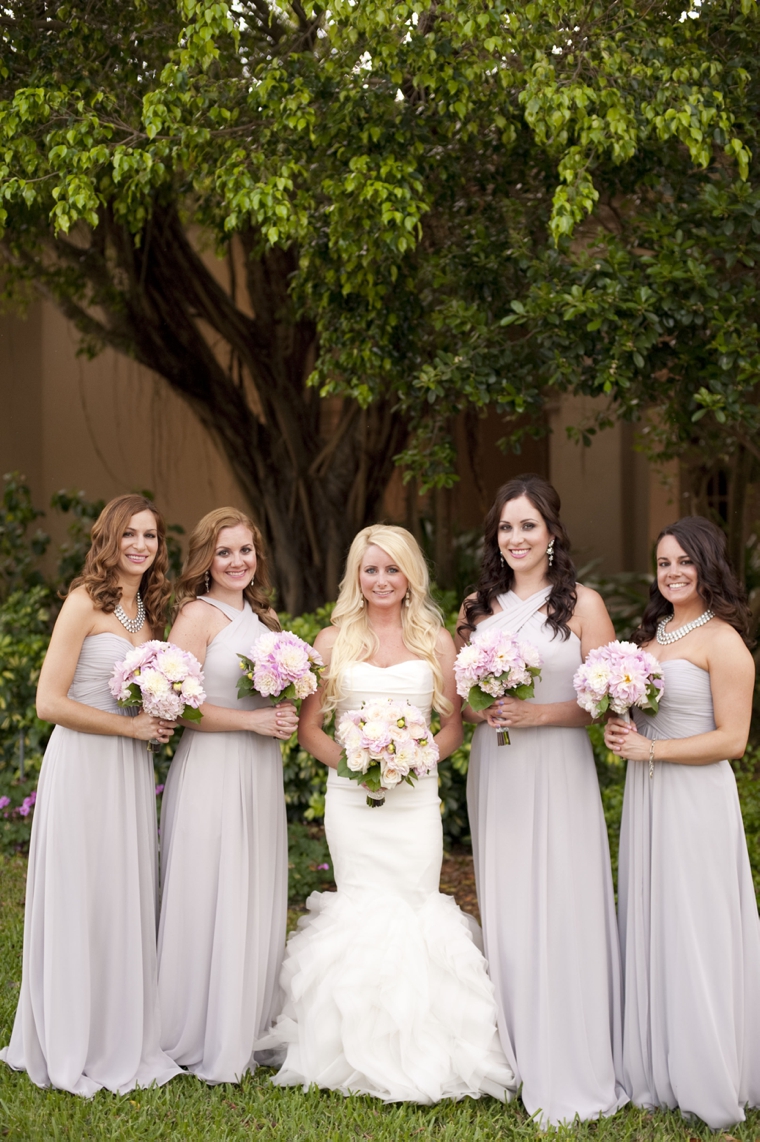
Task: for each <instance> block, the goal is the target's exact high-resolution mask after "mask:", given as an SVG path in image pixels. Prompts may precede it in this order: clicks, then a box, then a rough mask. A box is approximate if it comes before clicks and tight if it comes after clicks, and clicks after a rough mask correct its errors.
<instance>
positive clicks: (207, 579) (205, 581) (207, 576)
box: [203, 571, 211, 594]
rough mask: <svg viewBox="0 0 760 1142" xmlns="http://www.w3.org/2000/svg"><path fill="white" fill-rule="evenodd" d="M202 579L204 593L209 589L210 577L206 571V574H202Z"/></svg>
mask: <svg viewBox="0 0 760 1142" xmlns="http://www.w3.org/2000/svg"><path fill="white" fill-rule="evenodd" d="M203 581H204V583H205V584H206V594H208V593H209V589H210V587H211V577H210V575H209V573H208V571H207V572H206V574H205V575H204V576H203Z"/></svg>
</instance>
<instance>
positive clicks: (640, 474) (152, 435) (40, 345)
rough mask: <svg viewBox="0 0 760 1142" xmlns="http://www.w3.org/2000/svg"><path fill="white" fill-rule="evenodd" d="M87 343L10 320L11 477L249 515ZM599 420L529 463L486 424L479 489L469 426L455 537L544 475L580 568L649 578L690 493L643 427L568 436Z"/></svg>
mask: <svg viewBox="0 0 760 1142" xmlns="http://www.w3.org/2000/svg"><path fill="white" fill-rule="evenodd" d="M77 345H78V336H77V333H76V331H75V330H74V328H73V327H72V326H71V325H70V324H69V323H68V322H67V321H66V319H65V318H64V317H63V316H62V315H61V313H60V312H59V311H58V310H57V309H56V308H55V307H54V306H53V305H52V304H50V303H47V302H37V303H35V304H34V305H32V306H31V307H30V309H29V311H28V313H27V315H26V317H20V316H18V315H16V314H5V315H3V316H0V473H2V472H7V471H10V470H13V469H19V470H21V471H22V472H24V473H25V474H26V476H27V478H28V480H29V482H30V484H31V487H32V492H33V495H34V498H35V502H36V503H37V504H39V505H40V506H43V507H46V506H47V505H48V504H49V502H50V497H51V495H52V494H53V493H54V492H55V491H57V490H59V489H61V488H67V489H82V490H83V491H84V492H85V494H86V495H87V496H88V497H90V498H93V499H94V498H103V499H108V498H110V497H111V496H114V495H118V494H119V493H121V492H124V491H133V490H142V489H150V490H151V491H152V492H153V493H154V494H155V497H156V501H157V503H158V504H159V505H160V507H161V508H162V510H163V511H164V513H165V515H166V518H167V520H168V522H170V523H179V524H181V525H182V526H183V527H184V528H185V529H186V530H189V529H190V528H192V526H193V525H194V524H195V522H196V521H197V520H198V519H199V518H200V516H202V515H203V514H204V513H205V512H207V511H209V510H210V509H211V508H213V507H218V506H219V505H221V504H225V503H231V504H235V505H238V506H240V507H244V506H245V504H244V500H243V497H242V495H241V493H240V492H239V491H238V488H237V486H236V484H235V481H234V480H233V479H232V477H231V475H230V473H229V471H228V469H227V467H226V465H225V462H224V460H223V459H222V457H221V456H220V454H219V452H218V451H217V449H216V446H215V445H214V443H213V441H212V439H211V438H210V436H209V435H208V433H207V432H206V431H205V429H203V428H202V427H201V425H200V424H199V423H198V421H197V420H196V419H195V417H194V415H193V414H192V413H191V412H190V410H189V409H188V408H187V407H186V406H185V404H184V403H183V402H182V401H181V400H180V399H179V398H178V397H176V396H175V395H174V394H173V393H172V392H171V390H170V389H169V387H168V385H167V384H166V383H165V382H164V381H162V380H161V379H160V378H159V377H157V376H155V375H154V374H152V373H150V372H149V371H148V370H146V369H143V368H142V367H141V366H139V365H137V364H135V363H134V362H132V361H129V360H128V359H127V358H125V357H122V356H120V355H119V354H117V353H115V352H113V351H110V350H106V351H105V352H103V353H102V354H100V356H98V357H97V358H95V359H94V360H88V359H86V358H84V357H78V356H77ZM592 411H593V406H592V405H589V403H588V402H585V403H584V401H583V400H580V399H575V398H569V397H565V398H563V399H562V400H561V401H559V402H558V403H557V404H556V405H555V406H553V407H552V408H551V409H549V410H548V415H549V419H550V424H551V428H552V434H551V436H550V437H549V439H548V441H543V442H537V443H529V444H528V446H527V447H526V450H525V452H524V453H523V454H522V455H521V456H514V455H509V454H508V455H506V456H505V455H504V454H502V453H501V452H500V451H499V450H498V448H497V447H496V442H497V440H498V439H499V437H501V436H503V435H504V432H505V429H504V426H503V425H502V424H501V423H500V422H499V420H498V418H497V417H495V416H491V415H489V416H487V417H485V418H484V419H483V420H482V421H481V422H480V423H479V426H478V444H477V456H476V462H477V468H478V477H479V478H478V480H475V478H474V477H473V474H472V471H471V468H470V466H469V461H468V460H467V459H466V458H465V456H464V453H465V451H466V450H465V445H464V436H463V432H462V430H461V426H460V428H459V429H458V444H459V447H460V457H461V462H460V471H461V474H462V480H461V482H460V483H459V484H458V485H457V486H456V488H455V489H454V491H453V492H452V494H451V496H450V498H449V500H448V504H449V506H448V509H447V517H448V524H447V526H448V527H451V526H453V527H454V530H455V531H456V530H457V529H458V530H467V529H471V528H476V527H478V526H479V525H480V522H481V520H482V516H483V511H484V505H485V506H487V505H488V503H490V501H491V498H492V496H493V493H494V491H495V490H496V488H497V487H498V486H499V484H501V483H503V482H504V481H505V480H507V479H509V478H510V477H512V476H514V475H517V474H518V473H519V472H521V471H525V470H533V471H538V472H540V473H541V474H543V475H547V476H548V477H549V478H550V479H551V480H552V481H553V482H554V483H555V485H556V486H557V488H558V490H559V492H560V495H561V496H562V501H563V516H564V518H565V520H566V522H567V525H568V530H569V532H570V536H571V539H572V541H573V547H574V555H575V559H576V563H577V564H578V565H579V566H582V565H583V564H588V563H590V562H592V561H594V560H597V561H598V563H597V566H598V568H599V569H600V570H602V571H605V572H615V571H620V570H625V569H628V570H643V569H645V568H647V567H648V563H649V551H650V550H651V542H652V539H653V537H654V535H656V534H657V532H658V531H659V529H660V527H661V526H663V524H664V523H666V522H668V521H669V520H670V519H671V518H673V517H674V516H675V515H676V514H677V512H676V510H675V501H676V500H677V498H678V491H677V488H676V489H675V492H673V487H674V486H675V485H673V486H672V487H671V488H670V489H668V488H667V487H665V486H664V485H663V484H662V483H661V481H660V477H659V476H658V474H657V473H656V472H650V469H649V466H648V465H647V463H646V461H645V460H644V458H643V457H642V456H641V455H640V454H639V453H637V452H636V451H635V450H634V447H633V432H632V430H631V429H630V427H629V426H625V425H616V426H615V427H614V428H611V429H607V430H605V431H604V432H602V433H600V434H599V435H598V436H597V437H596V438H595V439H594V442H593V444H592V446H591V447H590V448H583V447H581V446H580V445H577V444H575V443H574V442H573V441H571V440H569V439H568V438H567V433H566V431H565V429H566V426H567V425H569V424H576V425H577V424H580V423H583V422H584V420H586V419H588V418H589V416H590V415H591V413H592ZM671 476H672V474H671ZM676 482H677V481H676ZM671 483H672V481H671ZM406 501H407V490H406V489H404V488H402V486H401V484H400V481H399V480H398V479H396V480H394V481H393V484H392V487H391V489H390V491H389V495H388V497H387V504H386V514H387V516H388V517H390V518H397V519H398V520H399V522H404V519H405V517H406V515H407V514H408V504H407V502H406ZM45 526H46V528H47V529H48V530H49V531H51V533H52V534H53V537H54V540H56V541H60V540H61V539H62V538H63V536H64V531H65V527H66V520H65V517H64V518H61V517H59V516H57V515H56V514H52V513H51V514H50V515H49V516H48V518H47V520H46V521H45Z"/></svg>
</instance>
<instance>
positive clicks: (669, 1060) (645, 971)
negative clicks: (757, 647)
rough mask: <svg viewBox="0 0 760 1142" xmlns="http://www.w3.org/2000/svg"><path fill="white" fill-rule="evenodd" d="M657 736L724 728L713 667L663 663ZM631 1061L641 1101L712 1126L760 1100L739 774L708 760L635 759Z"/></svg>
mask: <svg viewBox="0 0 760 1142" xmlns="http://www.w3.org/2000/svg"><path fill="white" fill-rule="evenodd" d="M664 667H665V695H664V698H663V701H662V703H661V705H660V710H659V713H658V714H657V715H656V716H655V717H647V716H646V715H645V714H643V713H641V712H640V711H634V717H635V720H636V725H637V727H638V729H639V732H640V733H642V734H645V735H646V736H647V737H648V738H685V737H693V736H695V735H696V734H702V733H708V732H709V731H710V730H713V729H715V721H714V718H713V704H712V694H711V691H710V676H709V674H708V673H707V672H706V671H704V670H702V669H700V667H698V666H695V665H694V663H692V662H688V661H686V660H685V659H670V660H669V661H666V662H665V663H664ZM619 917H620V937H621V945H622V954H623V970H624V995H625V1007H624V1034H623V1062H624V1077H625V1082H626V1085H627V1087H628V1090H629V1092H630V1095H631V1098H632V1100H633V1102H635V1103H636V1104H637V1105H639V1106H646V1107H657V1106H665V1107H671V1108H673V1107H680V1109H681V1110H682V1111H683V1112H684V1113H687V1114H695V1115H698V1117H699V1118H701V1119H703V1121H705V1122H706V1123H707V1125H708V1126H710V1127H712V1129H714V1130H715V1129H719V1128H723V1127H727V1126H731V1125H733V1124H734V1123H736V1122H740V1121H743V1119H744V1107H745V1106H746V1105H750V1106H758V1105H760V919H759V918H758V912H757V903H756V900H755V893H754V887H753V884H752V874H751V870H750V864H749V858H748V855H747V844H746V840H745V837H744V828H743V825H742V817H741V811H740V807H739V798H738V795H737V791H736V780H735V778H734V774H733V770H732V769H731V766H730V764H729V763H728V761H718V762H715V763H714V764H712V765H674V764H669V763H667V762H658V763H655V767H654V776H653V778H650V776H649V766H648V764H647V763H646V762H643V763H642V762H629V763H628V772H627V776H626V786H625V800H624V803H623V821H622V828H621V833H620V879H619Z"/></svg>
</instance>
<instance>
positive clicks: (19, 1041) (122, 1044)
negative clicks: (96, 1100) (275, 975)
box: [0, 631, 182, 1096]
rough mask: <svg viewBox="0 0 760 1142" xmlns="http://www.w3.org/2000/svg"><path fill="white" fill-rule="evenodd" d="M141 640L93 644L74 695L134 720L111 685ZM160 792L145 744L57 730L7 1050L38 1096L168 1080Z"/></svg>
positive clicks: (97, 639)
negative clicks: (161, 960)
mask: <svg viewBox="0 0 760 1142" xmlns="http://www.w3.org/2000/svg"><path fill="white" fill-rule="evenodd" d="M131 646H132V643H131V642H129V640H128V639H125V638H122V637H120V636H119V635H117V634H113V633H111V632H110V631H107V632H103V633H101V634H93V635H89V636H88V637H87V638H85V640H84V642H83V643H82V650H81V653H80V655H79V661H78V663H77V668H76V672H75V674H74V681H73V683H72V685H71V689H70V690H69V697H70V698H73V699H74V701H75V702H82V703H83V704H84V705H85V706H93V707H94V708H95V709H97V710H106V711H107V712H108V713H110V714H121V715H124V716H127V715H128V714H129V711H127V710H121V709H119V707H118V706H117V704H116V700H115V699H114V698H113V697H112V696H111V693H110V691H109V689H108V680H109V678H110V676H111V674H112V672H113V668H114V665H115V663H116V662H117V661H119V660H120V659H122V658H124V656H125V655H126V654H127V652H128V651H129V649H130V648H131ZM157 871H158V869H157V854H156V794H155V779H154V776H153V758H152V756H151V754H149V753H148V751H147V748H146V743H145V742H142V741H134V740H132V739H131V738H126V737H116V736H114V737H111V736H106V735H103V734H85V733H79V732H78V731H76V730H68V729H66V728H65V727H64V726H56V727H55V729H54V730H53V733H52V736H51V738H50V741H49V743H48V747H47V749H46V751H45V758H44V761H43V763H42V770H41V772H40V781H39V787H38V790H37V803H36V805H35V810H34V822H33V825H32V839H31V845H30V849H29V871H28V874H27V881H26V913H25V917H24V961H23V972H22V978H21V994H20V996H19V1003H18V1010H17V1012H16V1021H15V1023H14V1026H13V1035H12V1037H11V1042H10V1046H9V1047H6V1048H5V1050H3V1051H0V1058H2V1059H4V1060H5V1062H6V1063H8V1065H9V1066H11V1067H13V1068H14V1069H15V1070H23V1071H26V1072H27V1073H28V1075H29V1078H30V1079H31V1080H32V1081H33V1082H34V1083H36V1084H37V1086H41V1087H47V1086H53V1087H57V1088H58V1089H59V1090H67V1091H71V1092H72V1093H73V1094H81V1095H85V1096H90V1095H94V1094H95V1093H96V1092H97V1091H98V1090H101V1089H102V1088H105V1089H106V1090H110V1091H113V1092H114V1093H118V1094H125V1093H126V1092H127V1091H130V1090H133V1089H134V1087H147V1086H150V1085H151V1083H159V1084H160V1083H165V1082H167V1081H168V1080H169V1079H171V1078H173V1077H174V1076H175V1075H178V1074H181V1073H182V1072H181V1071H180V1068H179V1067H178V1066H177V1065H176V1064H175V1063H174V1062H173V1060H172V1059H170V1058H169V1056H168V1055H166V1054H164V1053H163V1051H162V1050H161V1048H160V1046H159V1031H160V1029H159V1013H158V997H157V994H156V905H157V899H156V898H157V879H158V878H157Z"/></svg>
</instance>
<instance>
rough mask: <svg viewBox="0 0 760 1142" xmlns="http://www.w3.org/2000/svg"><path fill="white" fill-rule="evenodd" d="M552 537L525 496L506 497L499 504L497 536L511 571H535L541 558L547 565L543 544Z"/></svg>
mask: <svg viewBox="0 0 760 1142" xmlns="http://www.w3.org/2000/svg"><path fill="white" fill-rule="evenodd" d="M551 538H552V534H551V532H550V531H549V528H548V527H547V526H546V521H545V520H544V517H543V516H542V515H541V513H540V511H539V510H538V508H536V507H534V506H533V504H532V503H531V502H530V500H529V499H528V497H527V496H518V497H517V499H514V500H508V501H507V503H506V504H505V505H504V507H503V508H502V512H501V519H500V520H499V530H498V532H497V540H498V544H499V550H500V551H501V553H502V555H503V556H504V558H505V559H506V561H507V563H508V564H509V566H510V567H511V568H512V570H513V571H515V572H517V573H521V572H524V571H535V570H536V568H537V567H538V566H539V565H540V564H541V563H542V561H543V562H545V563H546V564H547V566H548V559H547V555H546V548H547V547H548V546H549V541H550V540H551Z"/></svg>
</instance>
